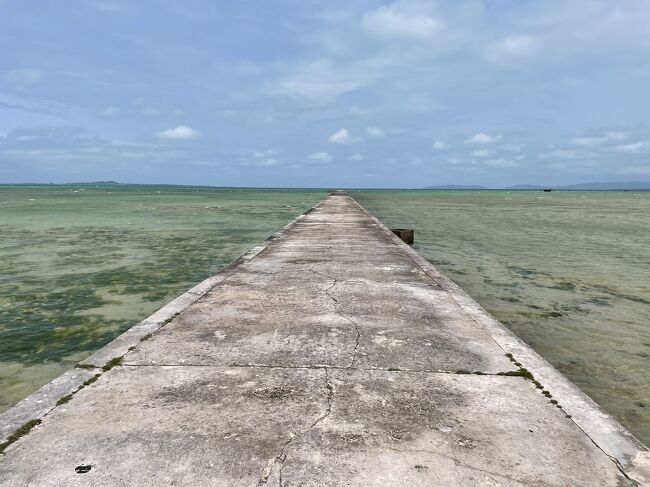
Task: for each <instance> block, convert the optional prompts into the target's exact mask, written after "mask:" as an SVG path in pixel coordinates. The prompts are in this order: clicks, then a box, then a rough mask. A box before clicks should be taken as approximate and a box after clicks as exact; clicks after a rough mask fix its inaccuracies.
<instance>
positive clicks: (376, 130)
mask: <svg viewBox="0 0 650 487" xmlns="http://www.w3.org/2000/svg"><path fill="white" fill-rule="evenodd" d="M366 132H368V135H369V136H370V137H385V136H386V132H384V130H383V129H382V128H380V127H368V128H366Z"/></svg>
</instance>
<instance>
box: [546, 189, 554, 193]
mask: <svg viewBox="0 0 650 487" xmlns="http://www.w3.org/2000/svg"><path fill="white" fill-rule="evenodd" d="M551 191H553V188H544V192H545V193H550V192H551Z"/></svg>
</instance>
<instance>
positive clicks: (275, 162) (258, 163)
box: [253, 157, 280, 166]
mask: <svg viewBox="0 0 650 487" xmlns="http://www.w3.org/2000/svg"><path fill="white" fill-rule="evenodd" d="M253 164H255V165H256V166H277V165H278V164H280V161H279V160H278V159H275V158H273V157H268V158H266V159H262V160H259V161H255V162H254V163H253Z"/></svg>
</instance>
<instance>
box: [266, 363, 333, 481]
mask: <svg viewBox="0 0 650 487" xmlns="http://www.w3.org/2000/svg"><path fill="white" fill-rule="evenodd" d="M323 370H324V371H325V389H327V407H326V408H325V411H324V412H323V414H321V415H320V416H319V417H317V418H316V419H315V420H314V421H313V422H312V423H311V425H309V427H308V428H307V429H305V430H303V431H300V432H299V433H297V434H295V435H294V434H293V433H291V434H290V437H289V439H288V440H287V441H285V442H284V443H283V444H282V447H281V448H280V452H279V453H278V454H277V455H276V456H275V457H274V458H271V459H269V461H268V462H267V463H266V466H265V467H264V469H263V470H262V473H261V475H260V478H259V480H258V481H257V485H258V486H260V485H266V483H267V482H268V480H269V477H270V476H271V474H272V473H273V468H274V467H275V466H276V465H279V466H280V468H279V469H278V485H279V486H280V487H282V484H283V480H282V470H283V469H284V466H285V463H286V460H287V448H288V447H289V445H291V443H292V442H293V441H294V440H295V439H296V438H300V437H302V436H304V435H306V434H307V433H309V432H310V431H311V430H313V429H314V428H315V427H316V426H317V425H318V424H319V423H321V422H322V421H324V420H325V419H326V418H327V417H328V416H329V415H330V413H331V412H332V400H333V398H334V386H333V385H332V383H331V382H330V380H329V372H328V370H327V369H326V368H325V369H323Z"/></svg>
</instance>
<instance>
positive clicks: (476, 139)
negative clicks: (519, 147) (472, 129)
mask: <svg viewBox="0 0 650 487" xmlns="http://www.w3.org/2000/svg"><path fill="white" fill-rule="evenodd" d="M502 138H503V137H502V136H500V135H488V134H486V133H484V132H479V133H477V134H474V135H472V136H471V137H470V138H469V139H468V140H467V142H468V143H470V144H491V143H493V142H498V141H499V140H501V139H502Z"/></svg>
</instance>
